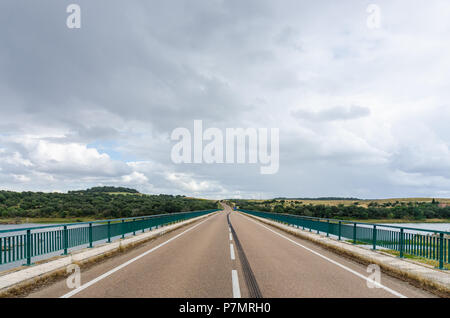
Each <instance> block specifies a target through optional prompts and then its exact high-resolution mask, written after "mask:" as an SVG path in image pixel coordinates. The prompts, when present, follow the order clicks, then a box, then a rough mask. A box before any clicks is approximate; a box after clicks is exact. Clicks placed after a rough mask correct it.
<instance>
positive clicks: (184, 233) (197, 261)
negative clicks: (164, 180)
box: [28, 206, 434, 298]
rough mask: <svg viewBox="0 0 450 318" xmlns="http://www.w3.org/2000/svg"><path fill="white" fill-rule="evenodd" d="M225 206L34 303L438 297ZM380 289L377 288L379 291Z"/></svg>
mask: <svg viewBox="0 0 450 318" xmlns="http://www.w3.org/2000/svg"><path fill="white" fill-rule="evenodd" d="M369 275H370V273H368V272H367V266H364V265H361V264H358V263H356V262H353V261H351V260H349V259H346V258H344V257H341V256H339V255H337V254H334V253H332V252H330V251H327V250H325V249H323V248H321V247H319V246H317V245H314V244H313V243H311V242H309V241H305V240H302V239H300V238H297V237H295V236H292V235H289V234H286V233H284V232H282V231H280V230H277V229H275V228H272V227H270V226H267V225H265V224H263V223H260V222H258V221H255V220H254V219H251V218H249V217H247V216H244V215H242V214H241V213H238V212H236V211H232V210H231V209H230V208H229V207H228V206H225V210H224V211H223V212H219V213H217V214H215V215H213V216H211V217H208V218H206V219H204V220H200V221H197V222H195V223H193V224H190V225H188V226H186V227H182V228H180V229H178V230H176V231H174V232H171V233H169V234H166V235H164V236H161V237H159V238H157V239H155V240H153V241H151V242H148V243H145V244H143V245H141V246H139V247H137V248H135V249H133V250H130V251H128V252H126V253H124V254H121V255H118V256H115V257H112V258H110V259H107V260H105V261H103V262H101V263H99V264H96V265H94V266H91V267H90V268H87V269H85V270H82V272H81V286H80V287H79V288H72V289H70V288H68V287H67V283H66V280H65V279H64V280H60V281H58V282H56V283H53V284H51V285H49V286H45V287H42V288H41V289H39V290H37V291H35V292H33V293H31V294H29V295H28V297H173V298H176V297H197V298H207V297H221V298H222V297H226V298H228V297H251V298H258V297H358V298H359V297H383V298H384V297H394V298H397V297H434V296H433V295H432V294H430V293H427V292H425V291H423V290H421V289H418V288H415V287H413V286H411V285H410V284H408V283H406V282H403V281H401V280H398V279H395V278H393V277H390V276H388V275H386V274H381V280H380V285H379V286H378V287H379V288H369V287H368V284H367V279H366V277H368V276H369ZM372 287H373V285H372Z"/></svg>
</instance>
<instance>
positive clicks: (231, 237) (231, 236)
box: [230, 233, 233, 241]
mask: <svg viewBox="0 0 450 318" xmlns="http://www.w3.org/2000/svg"><path fill="white" fill-rule="evenodd" d="M232 240H233V235H232V234H231V233H230V241H232Z"/></svg>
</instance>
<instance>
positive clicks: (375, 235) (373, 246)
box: [372, 225, 377, 250]
mask: <svg viewBox="0 0 450 318" xmlns="http://www.w3.org/2000/svg"><path fill="white" fill-rule="evenodd" d="M372 249H373V250H376V249H377V226H376V225H374V226H373V233H372Z"/></svg>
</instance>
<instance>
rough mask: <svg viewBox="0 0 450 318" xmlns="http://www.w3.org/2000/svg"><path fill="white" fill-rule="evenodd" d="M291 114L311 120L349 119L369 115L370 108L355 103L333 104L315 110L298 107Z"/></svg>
mask: <svg viewBox="0 0 450 318" xmlns="http://www.w3.org/2000/svg"><path fill="white" fill-rule="evenodd" d="M292 115H293V116H294V117H296V118H299V119H304V120H312V121H333V120H349V119H357V118H361V117H366V116H369V115H370V109H369V108H368V107H362V106H356V105H351V106H349V107H344V106H334V107H330V108H327V109H324V110H321V111H317V112H314V111H306V110H301V109H299V110H296V111H293V112H292Z"/></svg>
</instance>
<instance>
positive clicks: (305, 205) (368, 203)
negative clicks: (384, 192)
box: [228, 198, 450, 223]
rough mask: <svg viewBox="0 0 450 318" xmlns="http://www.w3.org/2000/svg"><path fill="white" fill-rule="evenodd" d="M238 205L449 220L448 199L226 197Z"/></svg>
mask: <svg viewBox="0 0 450 318" xmlns="http://www.w3.org/2000/svg"><path fill="white" fill-rule="evenodd" d="M228 201H229V202H232V203H234V204H235V205H236V206H238V207H239V208H241V209H245V210H254V211H263V212H274V213H290V214H295V215H304V216H311V217H320V218H330V219H333V218H334V219H343V220H365V221H370V222H372V223H380V222H427V221H428V222H450V202H449V201H450V200H449V199H432V198H430V199H428V198H417V199H385V200H359V199H342V198H323V199H284V198H280V199H272V200H228Z"/></svg>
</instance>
